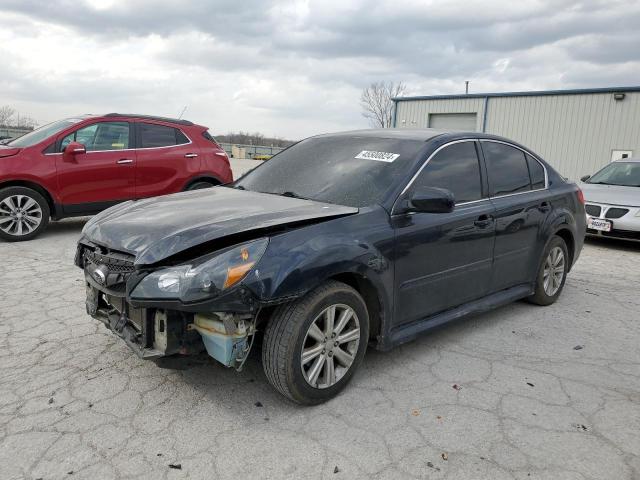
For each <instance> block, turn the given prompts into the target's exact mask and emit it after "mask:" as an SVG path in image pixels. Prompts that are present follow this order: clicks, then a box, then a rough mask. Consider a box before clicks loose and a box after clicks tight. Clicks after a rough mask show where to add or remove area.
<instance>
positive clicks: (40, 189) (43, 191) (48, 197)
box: [0, 180, 58, 217]
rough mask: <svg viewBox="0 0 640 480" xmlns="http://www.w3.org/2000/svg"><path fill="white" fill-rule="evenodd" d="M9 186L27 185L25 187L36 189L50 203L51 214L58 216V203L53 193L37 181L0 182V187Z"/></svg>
mask: <svg viewBox="0 0 640 480" xmlns="http://www.w3.org/2000/svg"><path fill="white" fill-rule="evenodd" d="M7 187H25V188H30V189H32V190H35V191H36V192H38V193H39V194H40V195H42V196H43V197H44V199H45V200H46V201H47V204H48V205H49V211H50V212H51V216H52V217H56V215H57V213H58V212H56V204H55V202H54V201H53V197H52V196H51V194H50V193H49V192H48V191H47V189H45V188H44V187H42V186H40V185H38V184H37V183H34V182H29V181H27V180H10V181H8V182H3V183H1V184H0V189H3V188H7Z"/></svg>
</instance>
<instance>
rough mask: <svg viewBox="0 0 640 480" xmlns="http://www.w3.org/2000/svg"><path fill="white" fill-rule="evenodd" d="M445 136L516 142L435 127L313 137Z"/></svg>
mask: <svg viewBox="0 0 640 480" xmlns="http://www.w3.org/2000/svg"><path fill="white" fill-rule="evenodd" d="M441 136H442V137H446V139H447V140H456V139H459V138H460V139H462V138H480V139H482V138H486V139H492V140H502V141H506V142H509V143H516V142H514V141H513V140H509V139H508V138H504V137H499V136H497V135H490V134H487V133H481V132H464V131H462V132H461V131H457V130H442V129H437V128H371V129H367V130H350V131H346V132H335V133H325V134H322V135H316V136H314V137H313V138H322V137H371V138H395V139H398V140H418V141H424V142H426V141H429V140H431V139H433V138H436V137H441Z"/></svg>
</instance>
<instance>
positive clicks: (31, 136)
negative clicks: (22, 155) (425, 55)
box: [7, 118, 82, 147]
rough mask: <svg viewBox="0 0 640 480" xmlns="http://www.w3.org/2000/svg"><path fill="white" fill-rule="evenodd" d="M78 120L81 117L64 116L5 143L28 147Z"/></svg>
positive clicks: (12, 145)
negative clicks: (64, 117) (62, 118)
mask: <svg viewBox="0 0 640 480" xmlns="http://www.w3.org/2000/svg"><path fill="white" fill-rule="evenodd" d="M80 121H82V119H81V118H66V119H64V120H58V121H57V122H53V123H49V124H48V125H43V126H42V127H40V128H36V129H35V130H34V131H33V132H29V133H27V134H26V135H22V136H21V137H18V138H16V139H15V140H13V141H11V142H9V143H7V145H9V146H11V147H30V146H32V145H35V144H36V143H40V142H41V141H43V140H45V139H47V138H49V137H50V136H52V135H55V134H56V133H58V132H61V131H62V130H64V129H65V128H68V127H70V126H71V125H73V124H74V123H78V122H80Z"/></svg>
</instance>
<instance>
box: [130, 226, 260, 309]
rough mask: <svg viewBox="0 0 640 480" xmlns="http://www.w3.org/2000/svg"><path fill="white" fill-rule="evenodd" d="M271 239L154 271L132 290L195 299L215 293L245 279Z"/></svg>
mask: <svg viewBox="0 0 640 480" xmlns="http://www.w3.org/2000/svg"><path fill="white" fill-rule="evenodd" d="M268 243H269V240H268V239H266V238H261V239H260V240H254V241H251V242H247V243H243V244H242V245H238V246H236V247H232V248H230V249H228V250H225V251H223V252H222V253H218V254H216V255H215V256H207V257H204V258H202V259H200V261H199V262H197V263H193V264H191V265H179V266H177V267H168V268H163V269H160V270H157V271H155V272H153V273H150V274H149V275H147V276H146V277H144V278H143V279H142V281H141V282H140V283H139V284H138V285H137V286H136V287H135V288H134V289H133V292H131V297H132V298H139V299H152V298H157V299H170V298H171V299H176V298H178V299H180V300H182V301H183V302H193V301H197V300H202V299H204V298H210V297H215V296H216V295H217V294H218V293H219V292H220V291H222V290H224V289H226V288H229V287H232V286H234V285H235V284H237V283H238V282H239V281H240V280H242V279H243V278H244V277H245V276H246V275H247V273H249V272H250V271H251V269H252V268H253V267H254V265H255V264H256V263H258V261H259V260H260V258H261V257H262V255H263V254H264V251H265V250H266V248H267V244H268Z"/></svg>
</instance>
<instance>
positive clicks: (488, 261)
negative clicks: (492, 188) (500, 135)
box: [392, 140, 495, 326]
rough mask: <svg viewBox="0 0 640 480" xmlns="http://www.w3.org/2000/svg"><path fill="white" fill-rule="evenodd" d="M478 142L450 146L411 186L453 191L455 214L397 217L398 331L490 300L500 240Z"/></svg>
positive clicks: (396, 292) (396, 279)
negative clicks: (485, 298)
mask: <svg viewBox="0 0 640 480" xmlns="http://www.w3.org/2000/svg"><path fill="white" fill-rule="evenodd" d="M476 149H477V145H476V142H475V141H473V140H469V141H462V142H457V143H453V144H450V145H448V146H445V147H444V148H443V149H442V150H440V151H439V152H437V153H436V154H435V155H434V156H433V157H432V158H431V159H430V160H429V161H428V163H427V164H426V166H425V167H424V168H423V170H422V171H421V172H420V173H419V175H418V176H417V177H416V178H415V181H414V182H413V183H412V184H411V185H410V187H409V189H408V191H407V193H408V194H409V195H410V194H411V192H412V189H414V188H416V187H420V186H423V187H439V188H445V189H447V190H450V191H451V192H453V194H454V196H455V200H456V205H455V208H454V210H453V211H452V212H450V213H421V212H411V213H404V214H400V215H394V216H393V217H392V222H393V226H394V228H395V230H396V245H395V259H396V260H395V302H394V304H395V314H394V319H395V320H394V323H395V326H398V325H400V324H406V323H410V322H413V321H417V320H422V319H424V318H426V317H428V316H430V315H433V314H436V313H439V312H442V311H444V310H448V309H450V308H454V307H457V306H459V305H462V304H463V303H466V302H469V301H472V300H476V299H478V298H481V297H483V296H485V295H486V294H487V293H488V291H489V285H490V282H491V271H492V263H493V246H494V241H495V220H494V216H495V208H494V206H493V204H492V203H491V201H490V200H489V199H488V198H487V189H486V181H484V180H483V177H484V175H483V174H482V170H481V168H480V161H479V158H478V154H477V150H476Z"/></svg>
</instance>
